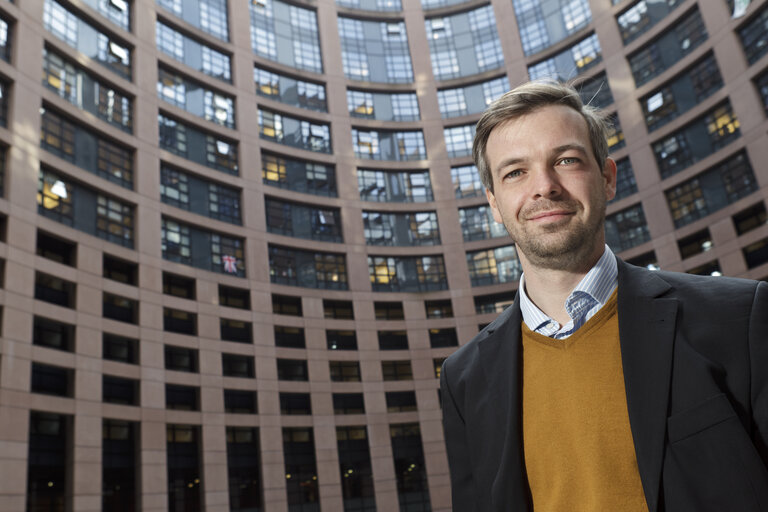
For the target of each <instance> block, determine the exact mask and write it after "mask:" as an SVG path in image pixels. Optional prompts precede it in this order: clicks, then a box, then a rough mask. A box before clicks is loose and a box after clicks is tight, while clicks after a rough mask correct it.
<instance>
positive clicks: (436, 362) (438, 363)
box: [432, 357, 446, 379]
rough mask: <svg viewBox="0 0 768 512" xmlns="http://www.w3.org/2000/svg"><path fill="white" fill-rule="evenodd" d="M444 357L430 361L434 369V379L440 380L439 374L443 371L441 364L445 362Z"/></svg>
mask: <svg viewBox="0 0 768 512" xmlns="http://www.w3.org/2000/svg"><path fill="white" fill-rule="evenodd" d="M445 359H446V358H445V357H436V358H434V359H432V365H433V366H434V367H435V378H436V379H439V378H440V373H441V372H442V371H443V363H444V362H445Z"/></svg>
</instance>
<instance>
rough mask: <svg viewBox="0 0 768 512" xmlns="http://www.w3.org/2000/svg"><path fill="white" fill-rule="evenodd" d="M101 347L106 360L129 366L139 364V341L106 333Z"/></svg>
mask: <svg viewBox="0 0 768 512" xmlns="http://www.w3.org/2000/svg"><path fill="white" fill-rule="evenodd" d="M101 346H102V357H104V359H109V360H110V361H119V362H121V363H129V364H138V362H139V340H136V339H133V338H126V337H124V336H118V335H116V334H109V333H106V332H105V333H104V334H103V335H102V344H101Z"/></svg>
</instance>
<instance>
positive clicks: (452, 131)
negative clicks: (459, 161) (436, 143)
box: [443, 124, 475, 158]
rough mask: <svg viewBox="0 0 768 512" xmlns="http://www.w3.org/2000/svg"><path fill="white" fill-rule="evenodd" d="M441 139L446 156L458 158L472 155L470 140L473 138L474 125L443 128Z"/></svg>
mask: <svg viewBox="0 0 768 512" xmlns="http://www.w3.org/2000/svg"><path fill="white" fill-rule="evenodd" d="M443 138H444V139H445V146H446V149H447V150H448V156H449V157H451V158H458V157H462V156H469V155H471V154H472V140H473V139H474V138H475V125H474V124H468V125H463V126H452V127H449V128H443Z"/></svg>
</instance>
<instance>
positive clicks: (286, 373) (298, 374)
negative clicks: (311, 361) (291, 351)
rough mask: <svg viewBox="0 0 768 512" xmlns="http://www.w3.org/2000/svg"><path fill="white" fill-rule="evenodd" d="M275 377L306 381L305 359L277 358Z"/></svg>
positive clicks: (307, 373) (307, 375)
mask: <svg viewBox="0 0 768 512" xmlns="http://www.w3.org/2000/svg"><path fill="white" fill-rule="evenodd" d="M277 379H278V380H296V381H308V380H309V370H308V369H307V361H306V360H303V359H280V358H278V359H277Z"/></svg>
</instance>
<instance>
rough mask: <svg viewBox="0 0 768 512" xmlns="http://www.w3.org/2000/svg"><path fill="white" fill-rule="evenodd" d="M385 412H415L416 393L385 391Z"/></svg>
mask: <svg viewBox="0 0 768 512" xmlns="http://www.w3.org/2000/svg"><path fill="white" fill-rule="evenodd" d="M385 398H386V401H387V412H410V411H415V410H416V393H414V392H413V391H387V392H386V393H385Z"/></svg>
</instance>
